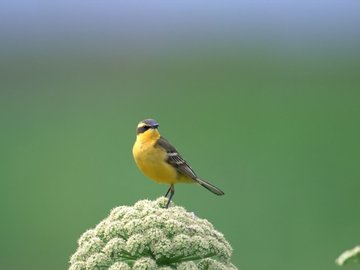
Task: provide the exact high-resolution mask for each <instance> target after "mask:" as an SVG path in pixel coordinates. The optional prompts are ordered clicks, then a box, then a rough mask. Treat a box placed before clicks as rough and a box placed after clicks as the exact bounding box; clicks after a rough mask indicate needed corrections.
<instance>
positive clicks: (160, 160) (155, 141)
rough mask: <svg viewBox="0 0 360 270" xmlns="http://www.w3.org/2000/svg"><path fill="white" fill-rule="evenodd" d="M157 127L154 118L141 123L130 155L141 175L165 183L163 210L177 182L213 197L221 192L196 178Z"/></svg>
mask: <svg viewBox="0 0 360 270" xmlns="http://www.w3.org/2000/svg"><path fill="white" fill-rule="evenodd" d="M158 127H159V124H158V123H157V122H156V121H155V120H154V119H145V120H143V121H141V122H140V123H139V124H138V126H137V128H136V134H137V135H136V141H135V144H134V146H133V155H134V159H135V162H136V164H137V166H138V167H139V169H140V171H142V173H143V174H145V175H146V176H148V177H149V178H151V179H153V180H155V181H156V182H157V183H161V184H169V185H170V187H169V189H168V191H167V192H166V194H165V197H167V196H168V194H169V193H170V196H169V199H168V202H167V204H166V208H168V207H169V204H170V201H171V199H172V197H173V196H174V193H175V188H174V185H175V184H177V183H197V184H200V185H201V186H203V187H204V188H206V189H208V190H210V191H211V192H212V193H214V194H216V195H224V192H223V191H221V190H220V189H219V188H217V187H215V186H214V185H212V184H210V183H209V182H207V181H205V180H202V179H200V178H199V177H198V176H197V175H196V173H195V172H194V170H193V169H192V168H191V167H190V165H189V164H188V163H187V162H186V161H185V160H184V159H183V158H182V157H181V155H180V154H179V152H178V151H177V150H176V148H175V147H174V146H172V145H171V144H170V143H169V142H168V141H167V140H166V139H165V138H164V137H162V136H161V135H160V133H159V131H158Z"/></svg>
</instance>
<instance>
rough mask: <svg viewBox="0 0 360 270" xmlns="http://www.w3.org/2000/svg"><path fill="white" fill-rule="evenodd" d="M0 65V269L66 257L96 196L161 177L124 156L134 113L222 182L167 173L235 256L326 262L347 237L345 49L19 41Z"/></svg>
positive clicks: (142, 189) (33, 268)
mask: <svg viewBox="0 0 360 270" xmlns="http://www.w3.org/2000/svg"><path fill="white" fill-rule="evenodd" d="M0 69H1V75H0V76H1V92H0V123H1V133H0V134H1V135H0V138H1V140H0V141H1V143H0V146H1V155H0V180H1V190H0V210H1V215H2V218H1V231H2V238H1V244H0V254H1V259H0V268H1V269H12V270H17V269H27V270H37V269H52V270H55V269H59V270H60V269H66V268H67V267H68V259H69V257H70V255H71V254H72V253H73V252H74V251H75V249H76V245H77V244H76V240H77V239H78V237H79V236H80V235H81V234H82V233H83V232H84V231H85V230H86V229H88V228H91V227H93V226H94V225H96V224H97V223H98V222H99V221H100V220H101V219H103V218H105V217H106V216H107V215H108V213H109V211H110V209H112V208H113V207H115V206H118V205H132V204H134V203H135V202H136V201H138V200H140V199H144V198H149V199H155V198H157V197H159V196H161V195H163V194H164V193H165V191H166V189H167V187H166V186H162V185H157V184H155V183H154V182H152V181H150V180H148V179H147V178H146V177H144V176H143V175H142V174H141V173H140V172H139V171H138V169H137V168H136V166H135V164H134V162H133V158H132V153H131V149H132V145H133V142H134V140H135V128H136V125H137V123H138V122H139V121H140V120H142V119H144V118H154V119H156V120H157V121H158V122H159V123H160V132H161V133H162V135H163V136H164V137H166V138H167V139H168V140H170V141H171V142H172V143H173V144H175V145H176V146H177V148H178V150H179V151H180V152H181V153H182V155H183V156H184V157H185V158H186V159H187V160H188V161H189V162H190V164H191V165H192V166H193V168H194V169H195V171H196V172H197V173H198V174H199V175H200V176H201V177H202V178H204V179H207V180H209V181H210V182H212V183H213V184H215V185H217V186H219V187H220V188H221V189H223V190H224V191H225V193H226V195H225V196H223V197H217V196H214V195H213V194H211V193H209V192H208V191H207V190H205V189H203V188H201V187H197V186H192V185H178V186H176V194H175V197H174V201H175V203H176V204H178V205H182V206H184V207H186V208H187V209H188V210H189V211H192V212H195V213H196V215H198V216H199V217H202V218H206V219H208V220H209V221H210V222H212V223H213V224H214V226H215V227H216V228H217V229H218V230H219V231H221V232H223V233H224V235H225V237H226V238H227V240H228V241H229V242H230V243H231V244H232V246H233V248H234V252H233V263H234V264H236V265H237V266H238V267H239V269H244V270H245V269H247V270H262V269H276V270H282V269H283V270H289V269H291V270H303V269H314V270H315V269H316V270H331V269H338V267H337V266H336V265H335V264H334V260H335V258H336V257H337V256H338V255H339V254H340V252H341V251H343V250H344V249H347V248H350V247H352V246H354V245H356V244H358V241H359V233H358V232H359V224H360V216H359V214H358V206H359V205H358V204H359V191H360V181H359V179H360V166H359V153H360V143H359V138H360V125H359V119H360V106H359V105H360V91H359V90H360V76H359V70H360V55H359V54H358V53H357V52H356V51H353V52H351V51H347V52H346V51H345V52H344V51H343V52H338V53H334V51H331V52H328V53H327V52H321V53H316V52H302V53H299V54H297V55H296V54H289V53H288V54H287V53H286V52H284V53H279V52H277V53H276V52H275V51H271V50H265V49H263V50H261V49H258V48H247V49H246V48H243V49H239V50H237V49H236V46H234V47H233V48H232V49H229V50H227V49H221V48H217V49H212V50H202V49H200V48H197V49H196V48H192V49H191V50H190V49H188V50H184V51H182V52H178V51H176V50H175V49H174V51H171V50H168V51H165V52H161V51H160V52H159V51H157V52H140V53H139V52H138V51H136V50H135V49H134V50H131V49H129V50H128V52H119V53H118V54H106V53H102V54H97V55H96V54H95V55H93V54H91V53H87V52H81V53H79V54H77V53H76V52H74V51H71V53H69V54H67V53H65V52H62V54H51V53H48V52H44V53H42V52H36V53H34V52H32V53H31V52H28V53H23V54H22V55H20V56H16V55H14V56H11V57H10V56H6V57H5V56H4V57H2V61H1V64H0ZM348 269H352V268H351V267H350V268H348Z"/></svg>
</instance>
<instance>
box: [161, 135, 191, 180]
mask: <svg viewBox="0 0 360 270" xmlns="http://www.w3.org/2000/svg"><path fill="white" fill-rule="evenodd" d="M155 146H156V147H161V148H163V149H164V150H165V151H166V153H167V160H166V161H167V162H168V163H169V164H170V165H172V166H173V167H174V168H175V169H176V170H177V171H178V172H179V173H181V174H183V175H185V176H187V177H189V178H191V179H193V180H195V181H196V179H197V176H196V174H195V172H194V171H193V169H192V168H191V167H190V165H189V164H187V162H186V160H184V159H183V158H182V157H181V155H180V154H179V152H178V151H177V150H176V148H175V147H174V146H172V145H171V144H170V143H169V142H168V141H167V140H166V139H165V138H163V137H160V138H159V139H158V140H157V142H156V145H155Z"/></svg>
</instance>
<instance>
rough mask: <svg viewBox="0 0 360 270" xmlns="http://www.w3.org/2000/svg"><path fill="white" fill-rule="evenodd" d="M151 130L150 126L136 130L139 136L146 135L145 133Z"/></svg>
mask: <svg viewBox="0 0 360 270" xmlns="http://www.w3.org/2000/svg"><path fill="white" fill-rule="evenodd" d="M149 128H150V126H141V127H138V129H137V130H136V133H137V134H139V133H144V132H145V131H147V130H148V129H149Z"/></svg>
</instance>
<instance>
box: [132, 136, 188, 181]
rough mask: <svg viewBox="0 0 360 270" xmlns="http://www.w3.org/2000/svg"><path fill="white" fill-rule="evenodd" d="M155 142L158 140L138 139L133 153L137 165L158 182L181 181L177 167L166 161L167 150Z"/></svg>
mask: <svg viewBox="0 0 360 270" xmlns="http://www.w3.org/2000/svg"><path fill="white" fill-rule="evenodd" d="M155 143H156V140H152V139H149V140H144V138H140V139H139V138H138V139H137V140H136V142H135V144H134V147H133V155H134V159H135V162H136V164H137V166H138V167H139V169H140V170H141V171H142V172H143V173H144V174H145V175H146V176H148V177H149V178H151V179H153V180H155V181H156V182H158V183H164V184H175V183H176V182H180V181H181V180H180V179H179V177H178V173H177V171H176V169H175V168H174V167H172V166H171V165H170V164H168V163H167V162H166V158H167V157H166V152H165V151H164V150H163V149H162V148H160V147H155ZM180 178H182V177H180Z"/></svg>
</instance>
